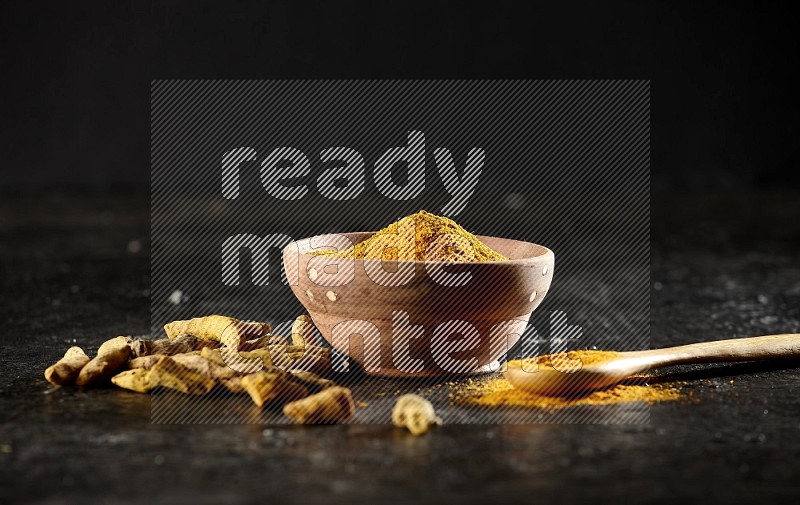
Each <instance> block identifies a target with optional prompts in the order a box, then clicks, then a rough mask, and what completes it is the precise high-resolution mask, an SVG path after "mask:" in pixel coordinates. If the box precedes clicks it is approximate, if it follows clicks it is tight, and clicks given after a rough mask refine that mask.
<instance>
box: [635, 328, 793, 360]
mask: <svg viewBox="0 0 800 505" xmlns="http://www.w3.org/2000/svg"><path fill="white" fill-rule="evenodd" d="M642 354H648V355H650V357H651V358H660V359H658V361H660V362H661V363H662V364H663V365H666V364H680V363H712V362H724V361H750V360H762V359H775V358H800V333H787V334H782V335H765V336H763V337H750V338H732V339H729V340H717V341H714V342H699V343H697V344H689V345H680V346H677V347H667V348H664V349H653V350H651V351H642ZM663 365H662V366H663Z"/></svg>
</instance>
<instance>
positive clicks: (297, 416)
mask: <svg viewBox="0 0 800 505" xmlns="http://www.w3.org/2000/svg"><path fill="white" fill-rule="evenodd" d="M355 411H356V406H355V404H354V403H353V396H352V395H351V394H350V390H349V389H347V388H343V387H339V386H336V387H330V388H326V389H324V390H322V391H321V392H319V393H317V394H315V395H312V396H309V397H308V398H303V399H302V400H298V401H296V402H292V403H287V404H286V405H284V407H283V413H284V414H285V415H286V417H288V418H289V419H292V420H293V421H294V422H296V423H301V424H334V423H340V422H344V421H347V420H348V419H350V418H351V417H353V414H355Z"/></svg>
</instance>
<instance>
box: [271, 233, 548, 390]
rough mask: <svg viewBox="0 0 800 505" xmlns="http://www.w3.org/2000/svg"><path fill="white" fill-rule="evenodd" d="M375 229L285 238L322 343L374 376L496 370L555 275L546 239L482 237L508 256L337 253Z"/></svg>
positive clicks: (291, 269)
mask: <svg viewBox="0 0 800 505" xmlns="http://www.w3.org/2000/svg"><path fill="white" fill-rule="evenodd" d="M372 235H373V233H343V234H334V235H319V236H316V237H310V238H306V239H302V240H298V241H295V242H292V243H291V244H289V245H288V246H287V247H286V248H285V249H284V250H283V262H284V268H285V271H286V275H287V279H288V281H289V285H290V286H291V289H292V291H293V292H294V294H295V296H297V298H298V299H299V300H300V302H301V303H302V304H303V306H304V307H305V308H306V310H307V311H308V313H309V315H310V316H311V318H312V319H313V320H314V324H315V325H316V327H317V328H318V329H319V331H320V332H321V334H322V336H323V337H324V338H325V340H326V341H327V342H328V343H329V344H331V346H332V347H333V348H334V349H336V350H337V351H338V352H340V353H342V354H343V355H345V356H347V357H348V358H349V359H348V360H345V361H346V362H345V363H341V364H338V366H337V367H336V369H338V370H339V371H344V370H347V369H350V368H348V367H352V363H350V360H352V361H355V362H356V363H357V365H358V366H359V367H360V368H362V369H363V371H364V372H365V373H367V374H369V375H377V376H392V377H430V376H442V375H464V374H475V373H482V372H489V371H493V370H496V369H497V366H498V365H497V362H496V360H497V359H498V358H499V357H500V356H502V355H503V354H505V353H506V352H507V351H508V350H509V349H510V348H511V346H513V345H514V344H515V343H516V342H517V341H518V340H519V338H520V336H521V335H522V332H523V330H524V329H525V326H526V324H527V322H528V319H529V318H530V315H531V313H532V312H533V310H534V309H535V308H536V307H537V306H538V305H539V304H540V303H542V300H543V299H544V297H545V295H546V294H547V291H548V289H549V288H550V282H551V280H552V278H553V261H554V256H553V252H552V251H551V250H550V249H548V248H546V247H543V246H540V245H536V244H531V243H528V242H520V241H517V240H509V239H503V238H496V237H482V236H481V237H478V238H479V239H480V240H481V241H482V242H483V243H485V244H486V245H488V246H489V247H491V248H492V249H494V250H496V251H498V252H500V253H502V254H503V255H505V256H506V257H508V258H510V260H509V261H499V262H478V263H444V262H438V261H419V262H414V261H381V260H352V259H344V258H333V257H331V256H324V255H322V256H320V255H313V254H309V253H310V252H312V251H315V250H316V251H319V250H324V249H325V248H329V247H335V248H336V249H338V250H342V249H344V248H347V247H350V246H351V245H352V244H357V243H359V242H361V241H363V240H366V239H367V238H369V237H370V236H372Z"/></svg>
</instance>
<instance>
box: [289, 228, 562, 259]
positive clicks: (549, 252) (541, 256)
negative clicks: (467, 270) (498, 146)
mask: <svg viewBox="0 0 800 505" xmlns="http://www.w3.org/2000/svg"><path fill="white" fill-rule="evenodd" d="M376 233H377V231H351V232H342V233H321V234H319V235H312V236H310V237H305V238H300V239H296V240H292V241H291V242H290V243H288V244H286V246H285V247H284V248H283V250H282V252H283V254H284V255H285V254H286V251H287V249H289V247H291V246H292V245H293V244H296V243H298V242H303V241H310V240H311V239H314V238H318V237H326V236H329V235H341V236H347V235H361V234H363V235H369V236H367V237H366V238H364V239H363V240H361V241H359V242H354V243H353V245H357V244H360V243H361V242H363V241H364V240H368V239H369V238H370V237H372V236H373V235H375V234H376ZM475 236H476V237H477V238H478V239H482V238H490V239H500V240H507V241H510V242H518V243H520V244H525V245H532V246H536V247H538V248H540V249H542V253H541V254H537V255H536V256H528V257H525V258H518V259H508V260H503V261H441V260H434V261H430V260H423V261H417V260H385V262H386V263H388V264H393V263H400V264H407V263H412V264H421V265H524V264H528V263H531V262H532V261H534V260H539V259H544V258H548V257H549V258H551V259H555V253H553V251H552V250H551V249H550V248H548V247H547V246H543V245H541V244H537V243H535V242H526V241H524V240H517V239H512V238H505V237H494V236H491V235H475ZM481 242H483V240H481ZM484 244H485V242H484ZM297 252H298V254H299V255H301V256H307V257H315V256H321V255H319V254H309V253H307V252H300V249H299V247H298V249H297ZM341 259H351V258H341ZM352 260H353V261H355V262H361V263H367V264H372V263H376V262H384V260H378V259H363V258H360V259H359V258H353V259H352Z"/></svg>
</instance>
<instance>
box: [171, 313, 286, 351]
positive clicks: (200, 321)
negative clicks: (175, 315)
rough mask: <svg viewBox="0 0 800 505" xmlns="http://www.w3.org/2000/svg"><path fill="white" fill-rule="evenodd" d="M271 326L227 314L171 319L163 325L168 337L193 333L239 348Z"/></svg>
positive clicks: (196, 335)
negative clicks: (180, 319) (181, 319)
mask: <svg viewBox="0 0 800 505" xmlns="http://www.w3.org/2000/svg"><path fill="white" fill-rule="evenodd" d="M271 329H272V328H271V327H270V325H269V324H268V323H261V322H255V321H240V320H238V319H235V318H233V317H227V316H219V315H212V316H205V317H197V318H194V319H188V320H185V321H173V322H171V323H168V324H165V325H164V331H165V332H166V334H167V337H169V338H170V339H174V338H177V337H178V336H179V335H193V336H195V337H197V338H199V339H202V340H215V341H217V342H221V343H223V344H224V345H226V346H228V347H229V348H231V349H239V348H240V346H241V345H242V344H244V342H246V341H247V340H248V339H253V338H259V337H263V336H264V335H267V334H268V333H269V332H270V330H271Z"/></svg>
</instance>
